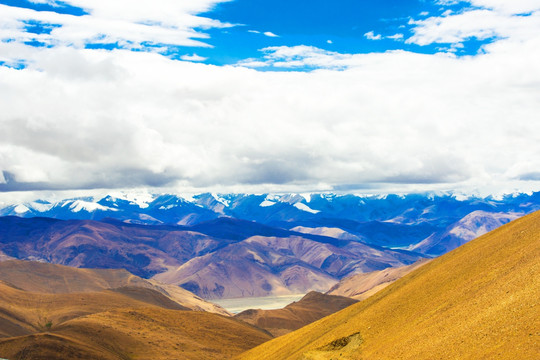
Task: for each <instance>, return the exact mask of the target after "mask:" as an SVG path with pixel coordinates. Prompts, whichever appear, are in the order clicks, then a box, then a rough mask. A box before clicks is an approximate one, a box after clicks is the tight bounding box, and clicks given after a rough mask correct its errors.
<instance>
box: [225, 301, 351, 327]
mask: <svg viewBox="0 0 540 360" xmlns="http://www.w3.org/2000/svg"><path fill="white" fill-rule="evenodd" d="M354 303H356V300H353V299H349V298H346V297H343V296H333V295H325V294H321V293H319V292H316V291H312V292H310V293H308V294H307V295H306V296H304V297H303V298H302V299H301V300H299V301H298V302H294V303H292V304H289V305H287V306H286V307H284V308H283V309H276V310H261V309H250V310H246V311H242V312H241V313H239V314H237V315H236V316H235V318H237V319H240V320H242V321H245V322H247V323H249V324H252V325H255V326H257V327H259V328H261V329H265V330H267V331H268V332H270V333H271V334H272V335H274V336H281V335H284V334H287V333H289V332H291V331H293V330H296V329H300V328H301V327H303V326H306V325H307V324H311V323H312V322H314V321H316V320H319V319H320V318H323V317H325V316H328V315H330V314H333V313H335V312H336V311H339V310H341V309H344V308H346V307H347V306H350V305H352V304H354Z"/></svg>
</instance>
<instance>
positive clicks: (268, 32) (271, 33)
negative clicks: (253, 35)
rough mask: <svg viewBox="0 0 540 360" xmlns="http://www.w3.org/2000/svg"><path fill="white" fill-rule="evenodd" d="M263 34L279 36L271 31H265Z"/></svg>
mask: <svg viewBox="0 0 540 360" xmlns="http://www.w3.org/2000/svg"><path fill="white" fill-rule="evenodd" d="M263 34H264V36H268V37H279V35H276V34H274V33H273V32H271V31H265V32H264V33H263Z"/></svg>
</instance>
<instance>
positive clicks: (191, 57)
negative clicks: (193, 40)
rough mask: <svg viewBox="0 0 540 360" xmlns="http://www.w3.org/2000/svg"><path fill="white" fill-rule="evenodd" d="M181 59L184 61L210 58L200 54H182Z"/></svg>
mask: <svg viewBox="0 0 540 360" xmlns="http://www.w3.org/2000/svg"><path fill="white" fill-rule="evenodd" d="M180 59H182V60H184V61H205V60H207V59H208V58H206V57H203V56H199V55H197V54H191V55H182V56H180Z"/></svg>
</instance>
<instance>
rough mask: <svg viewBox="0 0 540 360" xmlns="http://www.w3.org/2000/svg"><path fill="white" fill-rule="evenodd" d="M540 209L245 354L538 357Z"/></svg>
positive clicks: (274, 358)
mask: <svg viewBox="0 0 540 360" xmlns="http://www.w3.org/2000/svg"><path fill="white" fill-rule="evenodd" d="M539 302H540V212H536V213H534V214H531V215H528V216H526V217H524V218H521V219H518V220H515V221H513V222H511V223H509V224H507V225H505V226H503V227H501V228H499V229H497V230H495V231H492V232H490V233H488V234H486V235H484V236H482V237H480V238H478V239H476V240H473V241H471V242H469V243H467V244H465V245H463V246H462V247H460V248H458V249H456V250H454V251H452V252H450V253H448V254H446V255H444V256H442V257H440V258H438V259H435V260H433V261H431V262H430V263H428V264H426V265H424V266H422V267H421V268H419V269H418V270H416V271H414V272H412V273H410V274H409V275H407V276H405V277H404V278H402V279H400V280H398V281H396V282H395V283H393V284H392V285H390V286H388V287H387V288H385V289H383V290H382V291H380V292H378V293H377V294H375V295H374V296H372V297H370V298H368V299H366V300H364V301H362V302H360V303H358V304H355V305H352V306H350V307H348V308H346V309H344V310H342V311H340V312H338V313H336V314H333V315H330V316H328V317H326V318H323V319H321V320H319V321H317V322H315V323H313V324H311V325H308V326H306V327H304V328H302V329H299V330H297V331H295V332H292V333H290V334H287V335H285V336H282V337H280V338H277V339H274V340H272V341H269V342H267V343H264V344H262V345H261V346H258V347H256V348H254V349H252V350H250V351H248V352H246V353H244V354H242V355H241V356H240V358H241V359H257V360H262V359H272V360H278V359H411V360H412V359H531V360H532V359H538V357H539V354H540V304H539Z"/></svg>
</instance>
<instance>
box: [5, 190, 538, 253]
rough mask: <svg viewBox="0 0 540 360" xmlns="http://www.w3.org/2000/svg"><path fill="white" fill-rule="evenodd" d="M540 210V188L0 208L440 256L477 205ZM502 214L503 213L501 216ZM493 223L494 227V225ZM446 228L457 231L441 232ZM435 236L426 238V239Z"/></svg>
mask: <svg viewBox="0 0 540 360" xmlns="http://www.w3.org/2000/svg"><path fill="white" fill-rule="evenodd" d="M539 209H540V192H536V193H532V194H513V195H506V196H503V197H501V198H493V197H486V198H479V197H470V198H463V199H458V198H457V197H456V196H452V195H425V194H424V195H423V194H411V195H403V196H400V195H387V196H360V195H353V194H344V195H340V194H332V193H326V194H284V195H271V194H261V195H254V194H210V193H205V194H200V195H196V196H192V197H186V198H184V197H181V196H178V195H172V194H163V195H152V194H143V195H138V196H137V195H133V194H116V196H112V195H108V196H105V197H103V198H101V199H93V198H88V197H86V198H77V199H66V200H62V201H59V202H56V203H49V202H47V201H43V200H36V201H34V202H28V203H20V204H11V205H9V206H5V207H4V208H2V209H0V216H18V217H25V218H29V217H36V216H39V217H50V218H55V219H64V220H67V219H79V220H103V219H107V218H110V219H116V220H120V221H123V222H129V223H138V224H147V225H159V224H168V225H186V226H190V225H197V224H201V223H207V222H208V221H211V220H215V219H218V218H220V217H230V218H234V219H240V220H248V221H255V222H257V223H259V224H264V225H269V226H271V227H274V228H276V227H277V228H283V229H286V230H288V229H292V228H295V227H301V228H304V229H306V228H307V229H309V228H337V229H340V230H342V231H343V232H347V234H348V236H349V238H350V237H351V236H353V237H357V238H359V239H361V241H363V242H365V243H369V244H372V245H379V246H383V247H390V248H402V249H409V250H414V251H418V252H422V253H424V254H428V255H432V256H437V255H441V254H443V253H445V252H446V251H449V250H452V249H453V248H455V247H457V246H458V245H461V244H463V243H465V242H466V241H469V240H471V238H470V233H475V234H476V233H477V230H478V229H479V228H480V227H482V226H483V225H481V224H478V225H473V226H469V228H468V232H469V234H467V233H465V232H459V231H458V229H455V230H454V231H452V227H453V226H461V227H462V226H463V224H461V225H460V224H457V223H458V222H459V221H461V220H462V219H463V218H464V217H466V216H468V215H469V214H471V213H473V212H478V211H480V212H482V213H483V214H484V215H483V216H485V217H489V216H491V215H490V214H497V215H495V216H494V217H493V216H492V217H493V221H492V220H489V222H491V223H496V226H500V225H502V224H504V223H506V222H508V221H510V220H512V219H515V218H517V217H519V216H522V215H525V214H528V213H531V212H533V211H536V210H539ZM495 217H496V218H497V220H494V218H495ZM475 226H476V228H475ZM492 228H493V226H490V227H489V230H491V229H492ZM302 232H310V231H309V230H305V231H302ZM484 232H485V231H484ZM311 233H313V232H311ZM444 234H453V235H450V236H447V237H446V239H441V237H444ZM430 237H431V239H429V240H428V242H427V243H424V244H422V245H419V244H420V242H422V241H424V240H426V239H428V238H430ZM441 240H442V242H441ZM445 242H448V244H447V245H446V244H445ZM430 244H431V245H430ZM436 244H439V245H436Z"/></svg>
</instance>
